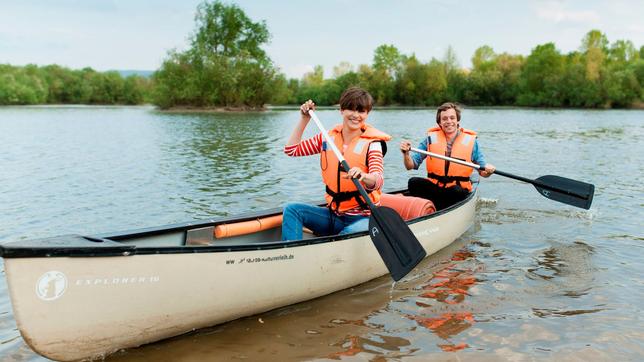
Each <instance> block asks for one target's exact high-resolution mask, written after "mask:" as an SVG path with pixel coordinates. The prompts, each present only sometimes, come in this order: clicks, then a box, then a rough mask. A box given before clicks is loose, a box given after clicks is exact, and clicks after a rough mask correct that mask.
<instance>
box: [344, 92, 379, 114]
mask: <svg viewBox="0 0 644 362" xmlns="http://www.w3.org/2000/svg"><path fill="white" fill-rule="evenodd" d="M372 107H373V97H372V96H371V94H369V92H367V91H366V90H364V89H362V88H360V87H349V88H347V90H345V91H344V93H342V95H341V96H340V110H344V109H347V110H351V111H358V112H364V111H367V112H370V111H371V108H372Z"/></svg>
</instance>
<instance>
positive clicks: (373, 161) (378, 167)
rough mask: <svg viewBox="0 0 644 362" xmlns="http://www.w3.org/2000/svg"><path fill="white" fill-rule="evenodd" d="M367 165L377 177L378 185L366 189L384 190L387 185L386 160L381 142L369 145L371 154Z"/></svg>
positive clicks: (369, 153)
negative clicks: (383, 187)
mask: <svg viewBox="0 0 644 362" xmlns="http://www.w3.org/2000/svg"><path fill="white" fill-rule="evenodd" d="M367 163H368V165H369V173H370V174H372V175H374V176H376V184H375V185H374V186H373V187H366V189H367V190H380V189H382V186H383V185H384V183H385V177H384V159H383V155H382V145H381V144H380V142H373V143H371V144H370V145H369V152H368V153H367ZM365 186H366V185H365Z"/></svg>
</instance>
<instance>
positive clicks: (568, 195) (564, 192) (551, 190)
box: [411, 147, 595, 210]
mask: <svg viewBox="0 0 644 362" xmlns="http://www.w3.org/2000/svg"><path fill="white" fill-rule="evenodd" d="M411 150H412V151H414V152H417V153H422V154H424V155H427V156H430V157H436V158H440V159H441V160H445V161H449V162H454V163H458V164H459V165H463V166H467V167H471V168H474V169H477V170H480V169H481V166H479V165H477V164H475V163H469V162H465V161H463V160H459V159H457V158H451V157H447V156H443V155H439V154H437V153H433V152H427V151H423V150H420V149H418V148H414V147H412V148H411ZM494 174H495V175H501V176H505V177H509V178H513V179H515V180H519V181H523V182H527V183H530V184H532V185H534V187H535V188H536V189H537V191H539V193H540V194H541V195H543V196H545V197H547V198H549V199H551V200H555V201H559V202H562V203H564V204H568V205H572V206H575V207H580V208H583V209H586V210H588V209H590V204H592V202H593V195H594V194H595V185H593V184H588V183H585V182H581V181H577V180H573V179H569V178H565V177H561V176H554V175H546V176H541V177H539V178H537V179H536V180H532V179H529V178H525V177H521V176H517V175H513V174H511V173H507V172H503V171H500V170H495V171H494Z"/></svg>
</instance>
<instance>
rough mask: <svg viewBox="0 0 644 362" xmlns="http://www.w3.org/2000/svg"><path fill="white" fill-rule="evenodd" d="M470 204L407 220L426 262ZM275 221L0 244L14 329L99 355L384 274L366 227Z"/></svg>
mask: <svg viewBox="0 0 644 362" xmlns="http://www.w3.org/2000/svg"><path fill="white" fill-rule="evenodd" d="M400 192H401V191H399V193H400ZM394 197H398V198H400V197H402V196H394ZM476 199H477V194H476V192H473V193H471V194H470V195H469V197H468V198H467V199H466V200H464V201H462V202H460V203H458V204H456V205H454V206H452V207H450V208H448V209H445V210H441V211H439V212H435V213H432V214H428V215H424V216H419V217H416V216H418V215H416V216H412V218H411V219H409V220H407V223H408V225H409V227H410V229H411V230H412V232H413V233H414V234H415V235H416V237H417V238H418V240H419V241H420V242H421V244H422V245H423V247H424V248H425V250H426V251H427V255H432V254H434V253H436V252H437V251H439V250H440V249H442V248H444V247H445V246H447V245H449V244H450V243H452V242H453V241H454V240H455V239H457V238H458V237H459V236H460V235H462V234H463V233H464V232H465V231H467V230H468V228H470V226H471V225H472V224H473V220H474V215H475V206H476ZM384 202H385V198H383V203H384ZM425 202H426V201H425ZM397 211H399V212H401V213H403V212H404V211H403V210H401V209H400V208H398V209H397ZM406 217H407V218H409V215H406ZM280 224H281V208H276V209H272V210H266V211H263V212H257V213H249V214H245V215H240V216H234V217H224V218H219V219H213V220H204V221H200V222H189V223H182V224H175V225H168V226H164V227H156V228H148V229H140V230H134V231H129V232H121V233H111V234H102V235H94V236H81V235H65V236H58V237H52V238H45V239H38V240H31V241H17V242H12V243H6V244H3V245H0V255H1V256H2V257H3V258H4V265H5V275H6V278H7V284H8V286H9V293H10V297H11V302H12V305H13V311H14V317H15V319H16V323H17V326H18V329H19V330H20V333H21V335H22V337H23V339H24V341H25V342H26V343H27V344H28V345H29V346H30V347H31V348H32V349H33V350H34V351H36V352H37V353H39V354H41V355H43V356H45V357H47V358H50V359H54V360H63V361H69V360H79V359H87V358H100V357H104V356H106V355H109V354H110V353H113V352H116V351H118V350H121V349H124V348H130V347H137V346H140V345H142V344H146V343H151V342H154V341H158V340H161V339H164V338H169V337H172V336H176V335H180V334H183V333H186V332H190V331H193V330H195V329H198V328H203V327H208V326H213V325H216V324H219V323H223V322H227V321H231V320H234V319H237V318H240V317H244V316H250V315H253V314H257V313H261V312H265V311H269V310H272V309H275V308H279V307H283V306H286V305H290V304H294V303H298V302H302V301H306V300H310V299H313V298H317V297H320V296H323V295H326V294H329V293H333V292H335V291H339V290H342V289H346V288H349V287H352V286H355V285H358V284H361V283H364V282H367V281H369V280H372V279H374V278H377V277H380V276H383V275H385V274H387V272H388V271H387V268H386V267H385V264H384V263H383V261H382V259H381V258H380V256H379V254H378V252H377V251H376V249H375V247H374V246H373V244H372V242H371V240H370V238H369V235H368V234H367V232H361V233H354V234H347V235H335V236H325V237H317V236H315V235H312V234H306V233H305V238H304V239H303V240H295V241H287V242H283V241H280V228H279V226H280ZM421 265H422V264H421Z"/></svg>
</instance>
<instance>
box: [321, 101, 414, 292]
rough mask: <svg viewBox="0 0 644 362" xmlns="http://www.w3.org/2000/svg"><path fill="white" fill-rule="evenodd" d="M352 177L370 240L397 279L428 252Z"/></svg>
mask: <svg viewBox="0 0 644 362" xmlns="http://www.w3.org/2000/svg"><path fill="white" fill-rule="evenodd" d="M309 114H310V115H311V118H313V121H315V124H316V125H317V126H318V128H319V129H320V131H321V132H322V136H323V137H324V140H325V141H326V143H327V144H328V145H329V146H330V147H331V149H332V150H333V153H335V156H336V157H337V158H338V160H339V161H340V164H341V165H342V168H343V169H344V171H345V172H349V170H350V169H351V167H350V166H349V164H348V163H347V161H346V160H345V159H344V157H343V156H342V153H340V150H338V148H337V147H336V146H335V143H333V140H332V139H331V138H330V137H329V134H328V133H327V131H326V129H324V126H323V125H322V123H321V122H320V119H318V117H317V115H316V114H315V112H313V111H311V110H309ZM351 180H352V181H353V184H354V185H356V187H357V188H358V191H359V192H360V195H361V196H362V198H363V199H364V200H365V201H366V202H367V205H368V206H369V209H370V210H371V217H369V236H370V237H371V241H372V242H373V244H374V245H375V246H376V249H377V250H378V253H379V254H380V257H381V258H382V261H384V262H385V265H386V266H387V269H389V273H390V274H391V277H392V278H393V279H394V280H395V281H398V280H400V279H402V278H403V277H404V276H405V275H407V273H409V272H410V271H411V270H412V269H414V267H415V266H416V265H417V264H418V263H420V261H421V260H423V258H424V257H425V255H427V252H425V249H423V246H422V245H420V242H418V239H416V236H415V235H414V234H413V233H412V232H411V230H410V229H409V226H407V224H406V223H405V221H404V220H403V219H402V218H401V217H400V215H398V213H397V212H396V211H395V210H393V209H391V208H388V207H384V206H376V205H375V204H374V203H373V202H372V201H371V199H370V198H369V195H367V192H366V191H365V189H364V187H362V184H360V181H358V179H355V178H353V179H351Z"/></svg>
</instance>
